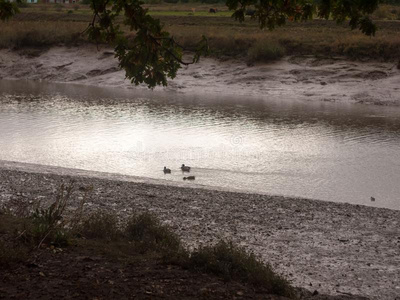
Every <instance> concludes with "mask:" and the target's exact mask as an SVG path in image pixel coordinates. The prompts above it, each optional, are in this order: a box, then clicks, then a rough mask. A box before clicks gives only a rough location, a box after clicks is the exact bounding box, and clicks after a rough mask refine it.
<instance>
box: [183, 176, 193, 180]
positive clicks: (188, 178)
mask: <svg viewBox="0 0 400 300" xmlns="http://www.w3.org/2000/svg"><path fill="white" fill-rule="evenodd" d="M195 179H196V177H195V176H188V177H183V180H195Z"/></svg>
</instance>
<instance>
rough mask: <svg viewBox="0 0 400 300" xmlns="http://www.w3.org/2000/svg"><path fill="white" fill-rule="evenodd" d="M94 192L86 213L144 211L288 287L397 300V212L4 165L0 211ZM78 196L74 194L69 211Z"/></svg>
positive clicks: (188, 239)
mask: <svg viewBox="0 0 400 300" xmlns="http://www.w3.org/2000/svg"><path fill="white" fill-rule="evenodd" d="M72 179H73V180H74V181H75V186H76V187H77V188H78V187H87V186H93V192H92V194H91V196H90V199H88V202H87V203H86V207H87V208H88V209H107V210H113V211H115V212H116V213H117V214H118V215H119V216H120V217H121V218H124V217H126V216H128V215H129V214H131V213H132V212H134V211H136V212H137V211H144V210H148V211H151V212H153V213H154V214H156V215H157V216H158V217H159V218H160V219H161V220H162V221H163V222H164V223H166V224H169V225H170V226H171V227H172V228H173V229H174V230H175V231H176V232H177V233H178V234H179V235H180V237H181V238H182V240H183V241H184V242H185V243H186V245H187V246H188V247H189V248H192V247H198V246H199V245H200V244H202V243H212V242H216V241H217V240H219V239H220V238H225V239H230V240H232V241H234V242H235V243H237V244H239V245H242V246H244V247H246V248H247V249H248V250H249V251H252V252H254V253H255V254H257V255H259V256H260V257H261V258H262V259H263V260H264V261H266V262H269V263H271V265H273V266H274V267H275V269H276V270H277V271H278V272H280V273H282V274H284V275H285V276H286V277H287V278H288V279H289V280H290V281H292V283H293V285H295V286H298V287H304V288H307V289H308V290H310V291H314V290H317V291H318V292H319V293H324V294H331V295H348V294H353V295H360V296H365V297H368V298H370V299H382V300H385V299H390V300H400V211H396V210H389V209H382V208H373V207H367V206H359V205H350V204H341V203H332V202H324V201H318V200H309V199H298V198H285V197H281V196H267V195H258V194H246V193H238V192H230V191H225V190H217V189H208V188H206V187H202V186H198V185H195V184H193V185H188V184H182V185H180V184H169V185H166V184H163V182H162V181H156V180H150V179H146V178H139V177H128V176H123V175H117V174H108V173H97V172H89V171H83V170H73V169H65V168H57V167H48V166H39V165H32V164H22V163H13V162H6V161H0V205H4V204H11V205H13V204H18V205H19V206H21V203H26V204H27V203H32V202H35V201H41V202H42V203H49V201H51V200H52V199H54V196H55V192H56V191H57V189H58V187H59V186H60V184H61V183H62V182H64V183H67V182H69V181H70V180H72ZM81 197H82V193H81V192H79V190H78V189H77V191H76V193H75V194H74V198H73V200H72V201H73V202H72V207H73V206H74V205H76V204H77V203H78V201H79V199H80V198H81Z"/></svg>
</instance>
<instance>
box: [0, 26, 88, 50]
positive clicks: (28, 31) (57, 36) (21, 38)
mask: <svg viewBox="0 0 400 300" xmlns="http://www.w3.org/2000/svg"><path fill="white" fill-rule="evenodd" d="M86 26H87V24H83V23H71V22H62V21H61V22H50V21H44V22H35V21H16V20H14V21H10V22H7V23H5V24H2V26H1V28H0V48H22V47H48V46H52V45H57V44H64V45H74V44H78V43H79V42H82V41H83V40H84V38H83V37H82V36H81V35H80V33H81V32H82V31H83V30H84V29H85V28H86Z"/></svg>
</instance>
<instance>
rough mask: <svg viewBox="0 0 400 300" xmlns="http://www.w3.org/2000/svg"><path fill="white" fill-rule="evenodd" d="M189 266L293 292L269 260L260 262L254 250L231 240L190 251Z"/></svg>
mask: <svg viewBox="0 0 400 300" xmlns="http://www.w3.org/2000/svg"><path fill="white" fill-rule="evenodd" d="M189 267H190V268H194V269H196V270H199V271H202V272H207V273H212V274H215V275H218V276H222V277H223V278H224V279H225V280H232V279H233V280H241V281H243V282H247V283H250V284H253V285H255V286H261V287H264V288H266V289H267V290H268V291H269V292H271V293H274V294H277V295H282V296H287V297H292V296H293V295H294V291H293V288H292V287H291V286H290V285H289V283H288V282H287V281H286V280H285V279H284V278H282V277H281V276H279V275H278V274H276V273H275V272H274V271H273V270H272V268H271V266H270V265H269V264H263V263H262V262H261V261H260V260H258V259H257V258H256V257H255V255H254V254H248V253H246V251H245V250H244V249H242V248H239V247H236V246H234V245H233V244H232V243H231V242H230V243H228V242H225V241H221V242H219V243H218V244H217V245H215V246H213V247H211V246H208V247H201V248H200V249H199V250H197V251H195V252H193V253H192V255H191V257H190V262H189Z"/></svg>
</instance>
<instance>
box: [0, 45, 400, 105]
mask: <svg viewBox="0 0 400 300" xmlns="http://www.w3.org/2000/svg"><path fill="white" fill-rule="evenodd" d="M42 51H43V50H42ZM124 77H125V74H124V72H123V71H121V70H119V68H118V62H117V60H116V59H115V58H114V55H113V52H112V51H111V50H110V49H100V51H98V50H97V49H96V47H95V46H82V47H79V48H67V47H54V48H51V49H49V50H47V51H44V52H40V51H38V50H35V49H33V50H32V49H31V50H30V51H29V49H28V50H23V51H20V52H15V51H12V50H6V49H3V50H0V79H1V78H4V79H29V80H45V81H49V82H73V83H79V84H85V85H93V86H102V87H119V88H120V87H121V88H127V89H146V87H145V86H140V87H135V86H132V84H131V83H130V82H129V81H127V80H125V79H124ZM399 82H400V70H399V69H397V64H396V63H393V62H391V63H390V62H389V63H382V62H354V61H348V60H345V59H343V58H316V57H311V56H309V57H286V58H285V59H283V60H281V61H279V62H276V63H271V64H256V65H254V66H247V65H246V63H245V62H244V61H240V60H231V59H230V60H226V61H224V62H222V61H217V60H214V59H211V58H203V59H202V60H201V62H200V63H198V64H196V65H192V66H189V67H187V68H182V69H181V70H179V72H178V76H177V77H176V78H175V79H174V80H170V81H169V85H168V87H166V88H161V87H158V88H156V90H166V91H173V92H179V93H186V94H197V95H202V94H211V95H216V96H218V95H224V96H227V95H235V96H244V97H251V96H254V97H257V98H260V97H261V98H265V99H282V100H286V99H298V100H305V101H329V102H344V103H363V104H375V105H392V106H399V105H400V86H399Z"/></svg>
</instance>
